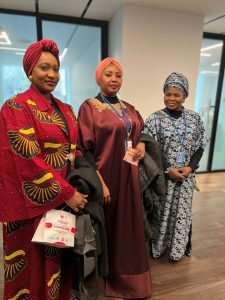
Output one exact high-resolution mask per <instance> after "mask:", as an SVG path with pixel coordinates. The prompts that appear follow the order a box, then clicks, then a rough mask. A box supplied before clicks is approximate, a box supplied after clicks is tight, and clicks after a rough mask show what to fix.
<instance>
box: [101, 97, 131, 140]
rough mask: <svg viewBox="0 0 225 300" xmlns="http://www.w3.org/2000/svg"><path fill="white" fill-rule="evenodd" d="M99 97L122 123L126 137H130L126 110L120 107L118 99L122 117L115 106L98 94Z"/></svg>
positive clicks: (129, 123) (129, 122) (129, 120)
mask: <svg viewBox="0 0 225 300" xmlns="http://www.w3.org/2000/svg"><path fill="white" fill-rule="evenodd" d="M100 96H101V98H102V100H103V101H104V102H105V103H106V104H108V105H109V106H110V107H111V109H112V111H113V112H114V114H115V115H116V116H117V117H118V118H119V119H120V120H121V121H122V122H123V124H124V127H125V129H126V132H127V136H128V137H129V136H130V135H131V132H132V127H131V119H130V117H129V116H128V114H127V112H126V110H125V109H124V108H123V105H122V103H121V101H120V99H118V101H119V105H120V109H121V111H122V115H121V114H120V112H119V111H118V110H117V109H116V108H115V106H114V105H112V104H111V103H110V101H109V100H108V99H107V98H106V97H105V96H104V95H102V94H100Z"/></svg>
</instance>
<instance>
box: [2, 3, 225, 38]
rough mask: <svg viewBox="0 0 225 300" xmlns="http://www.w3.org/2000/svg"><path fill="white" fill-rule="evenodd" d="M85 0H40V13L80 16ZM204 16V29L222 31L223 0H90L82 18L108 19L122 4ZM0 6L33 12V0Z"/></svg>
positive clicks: (224, 24)
mask: <svg viewBox="0 0 225 300" xmlns="http://www.w3.org/2000/svg"><path fill="white" fill-rule="evenodd" d="M87 3H88V0H39V11H40V12H42V13H50V14H59V15H67V16H74V17H80V16H81V15H82V12H83V11H84V9H85V7H86V5H87ZM126 4H128V5H137V6H143V7H150V8H156V9H163V10H171V11H178V12H184V13H193V14H197V15H203V16H204V19H205V25H204V31H205V32H213V33H219V34H221V33H222V34H225V0H188V1H187V0H93V1H92V3H91V5H90V6H89V8H88V11H87V13H86V15H85V18H89V19H97V20H106V21H109V20H110V19H111V18H112V17H113V15H114V14H115V13H116V11H117V10H118V9H119V8H120V7H121V6H122V5H126ZM0 8H5V9H16V10H24V11H30V12H34V11H35V0H0Z"/></svg>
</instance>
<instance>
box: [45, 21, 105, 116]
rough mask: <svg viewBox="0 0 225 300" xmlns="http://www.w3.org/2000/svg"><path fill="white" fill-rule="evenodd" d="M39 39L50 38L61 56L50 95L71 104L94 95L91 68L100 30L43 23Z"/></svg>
mask: <svg viewBox="0 0 225 300" xmlns="http://www.w3.org/2000/svg"><path fill="white" fill-rule="evenodd" d="M43 38H46V39H53V40H54V41H55V42H56V43H57V45H58V47H59V52H60V56H61V67H60V81H59V84H58V86H57V88H56V90H55V92H54V95H55V96H56V97H57V98H59V99H60V100H62V101H64V102H67V103H69V104H71V105H72V106H73V108H74V110H75V112H76V113H77V111H78V109H79V106H80V104H81V103H82V102H83V101H84V100H85V99H87V98H90V97H93V96H96V94H97V92H98V87H97V85H96V83H95V78H94V74H95V69H96V66H97V65H98V63H99V61H100V59H101V29H100V27H90V26H84V25H77V24H68V23H60V22H52V21H43Z"/></svg>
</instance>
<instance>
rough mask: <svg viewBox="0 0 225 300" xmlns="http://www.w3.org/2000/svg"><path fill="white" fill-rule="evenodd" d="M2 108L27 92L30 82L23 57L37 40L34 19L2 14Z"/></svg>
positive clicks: (0, 48)
mask: <svg viewBox="0 0 225 300" xmlns="http://www.w3.org/2000/svg"><path fill="white" fill-rule="evenodd" d="M0 37H1V38H0V85H1V88H0V107H1V106H2V104H3V103H4V101H6V100H7V99H9V98H10V97H12V96H14V95H16V94H17V93H20V92H23V91H25V90H26V89H27V88H28V87H29V85H30V82H29V80H28V79H27V78H26V74H25V72H24V70H23V55H24V52H25V50H26V48H27V47H28V45H30V44H31V43H33V42H35V41H36V40H37V37H36V22H35V18H34V17H30V16H21V15H12V14H5V13H0Z"/></svg>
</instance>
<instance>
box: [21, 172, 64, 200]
mask: <svg viewBox="0 0 225 300" xmlns="http://www.w3.org/2000/svg"><path fill="white" fill-rule="evenodd" d="M23 190H24V193H25V194H26V196H27V197H28V198H29V199H30V200H31V201H32V202H35V203H37V204H42V205H44V204H47V203H49V202H52V201H53V200H55V199H56V198H57V196H58V195H59V193H60V185H59V183H58V182H57V181H55V180H53V174H52V173H45V174H44V175H43V176H41V177H39V178H37V179H34V180H32V181H24V182H23Z"/></svg>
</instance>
